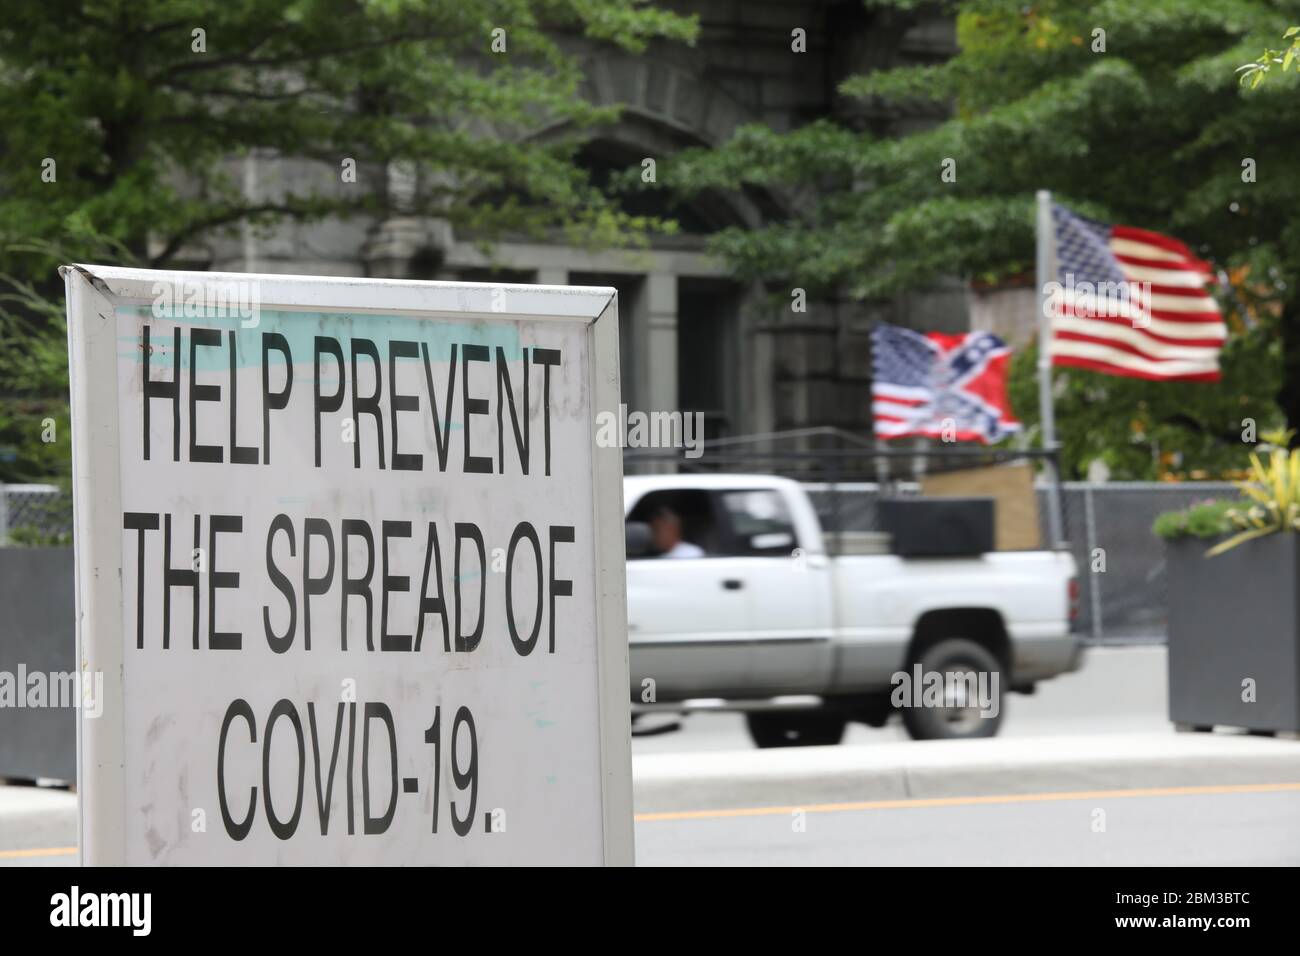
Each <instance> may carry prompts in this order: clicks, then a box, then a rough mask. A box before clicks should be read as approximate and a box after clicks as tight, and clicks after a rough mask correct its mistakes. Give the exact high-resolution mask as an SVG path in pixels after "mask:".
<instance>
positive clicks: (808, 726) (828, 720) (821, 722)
mask: <svg viewBox="0 0 1300 956" xmlns="http://www.w3.org/2000/svg"><path fill="white" fill-rule="evenodd" d="M745 722H746V723H747V724H748V725H749V736H750V737H751V738H752V739H753V741H754V745H755V746H757V747H761V748H764V749H766V748H768V747H827V746H832V745H834V744H837V743H839V742H840V741H841V740H843V739H844V727H845V725H846V724H847V723H848V720H847V719H846V718H844V717H842V716H841V715H839V714H836V713H830V712H827V711H819V710H814V711H781V710H768V711H757V712H754V713H750V714H746V715H745Z"/></svg>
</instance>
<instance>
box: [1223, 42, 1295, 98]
mask: <svg viewBox="0 0 1300 956" xmlns="http://www.w3.org/2000/svg"><path fill="white" fill-rule="evenodd" d="M1282 39H1284V40H1290V41H1291V45H1290V46H1288V47H1287V48H1286V49H1285V50H1265V51H1264V52H1263V53H1262V54H1260V56H1259V59H1257V60H1255V61H1254V62H1252V63H1247V64H1245V65H1243V66H1239V67H1237V72H1238V73H1240V74H1241V82H1242V84H1247V83H1248V84H1250V88H1251V89H1252V90H1253V89H1255V88H1256V87H1258V86H1259V84H1261V83H1263V82H1264V77H1266V76H1268V73H1269V71H1270V70H1272V69H1273V68H1275V67H1276V68H1277V71H1278V72H1279V73H1285V72H1286V71H1287V70H1290V69H1293V68H1297V69H1300V61H1297V59H1296V57H1297V56H1300V27H1288V28H1287V31H1286V33H1284V34H1283V35H1282Z"/></svg>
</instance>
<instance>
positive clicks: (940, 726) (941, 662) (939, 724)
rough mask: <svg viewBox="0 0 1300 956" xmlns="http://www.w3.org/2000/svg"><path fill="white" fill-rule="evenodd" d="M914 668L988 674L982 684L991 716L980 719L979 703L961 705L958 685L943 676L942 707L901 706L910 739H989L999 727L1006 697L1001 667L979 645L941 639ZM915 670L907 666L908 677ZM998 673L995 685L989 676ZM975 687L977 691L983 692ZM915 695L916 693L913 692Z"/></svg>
mask: <svg viewBox="0 0 1300 956" xmlns="http://www.w3.org/2000/svg"><path fill="white" fill-rule="evenodd" d="M912 664H913V665H915V664H920V665H921V673H922V674H923V675H928V674H931V673H939V674H944V675H948V674H970V673H974V674H975V675H977V677H978V675H981V674H988V675H990V676H989V677H987V678H985V680H986V681H987V683H986V684H985V685H984V687H986V688H987V689H988V691H989V694H990V697H991V702H990V707H989V709H990V710H995V711H996V713H995V714H994V715H992V716H988V717H984V716H981V713H980V706H979V703H978V700H976V701H967V702H966V705H965V706H963V702H962V701H961V699H960V694H961V693H962V690H961V687H960V686H956V687H954V686H952V684H951V682H950V681H949V680H948V679H947V677H946V676H945V679H944V685H943V691H942V695H943V701H944V703H943V705H941V706H938V707H934V706H930V707H926V706H920V707H906V706H905V707H903V708H902V710H903V726H904V727H906V728H907V733H908V735H909V736H910V737H911V738H912V739H913V740H963V739H973V738H976V737H992V736H993V735H994V734H996V733H997V732H998V728H999V727H1000V726H1001V724H1002V713H1003V709H1004V704H1005V701H1006V697H1005V695H1004V694H1003V676H1004V675H1003V674H1002V664H1001V663H1000V662H999V661H998V659H997V658H996V657H994V656H993V654H992V653H991V652H990V651H989V649H988V648H986V647H984V646H983V645H982V644H977V643H976V642H975V641H971V640H967V639H965V638H961V637H952V638H948V639H946V640H942V641H940V642H939V643H937V644H935V645H933V646H932V647H930V648H929V649H928V650H926V651H925V652H924V653H923V654H922V655H921V657H920V659H919V660H916V661H913V662H912ZM913 673H914V670H913V669H912V668H911V667H909V670H908V675H909V676H911V675H912V674H913ZM993 674H997V683H996V684H994V682H993V678H992V676H991V675H993ZM984 687H980V686H979V684H976V690H977V692H978V691H980V690H983V689H984ZM913 692H914V693H919V691H918V690H917V689H915V688H914V689H913Z"/></svg>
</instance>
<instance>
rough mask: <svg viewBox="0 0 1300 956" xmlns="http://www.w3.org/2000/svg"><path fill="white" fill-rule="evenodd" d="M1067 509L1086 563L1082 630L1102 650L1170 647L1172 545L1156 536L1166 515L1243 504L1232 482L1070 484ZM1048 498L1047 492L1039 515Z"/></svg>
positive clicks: (1075, 549)
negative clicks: (1205, 505) (1168, 559)
mask: <svg viewBox="0 0 1300 956" xmlns="http://www.w3.org/2000/svg"><path fill="white" fill-rule="evenodd" d="M1061 495H1062V510H1063V511H1064V512H1065V531H1066V538H1067V540H1068V541H1069V546H1070V551H1071V552H1072V553H1073V554H1074V559H1075V561H1077V562H1078V564H1079V589H1080V594H1079V598H1080V609H1079V610H1080V620H1079V626H1080V627H1081V629H1082V630H1083V631H1084V633H1086V634H1087V635H1088V637H1089V639H1090V640H1091V641H1094V642H1096V643H1111V642H1116V643H1131V642H1137V641H1153V640H1154V641H1162V640H1164V637H1165V626H1166V621H1167V618H1168V601H1167V599H1166V591H1167V586H1168V579H1167V577H1166V574H1165V547H1164V543H1163V542H1162V541H1161V540H1160V539H1159V538H1157V537H1156V536H1155V535H1154V534H1153V533H1152V531H1151V525H1152V523H1153V522H1154V521H1155V519H1156V515H1158V514H1160V513H1161V512H1162V511H1171V510H1173V509H1176V508H1186V507H1187V506H1188V505H1191V504H1195V503H1196V502H1198V501H1204V500H1206V499H1212V498H1236V497H1238V495H1239V493H1238V491H1237V490H1236V488H1235V487H1234V486H1233V485H1232V484H1231V483H1230V482H1219V481H1201V482H1185V483H1179V484H1173V483H1165V482H1145V481H1134V482H1127V481H1116V482H1106V483H1103V484H1091V483H1088V482H1082V481H1079V482H1066V483H1065V484H1064V485H1063V486H1062V491H1061ZM1045 497H1046V496H1045V493H1044V492H1043V490H1042V489H1040V490H1039V510H1040V512H1041V511H1042V510H1043V507H1044V501H1045Z"/></svg>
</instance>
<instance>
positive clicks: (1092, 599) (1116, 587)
mask: <svg viewBox="0 0 1300 956" xmlns="http://www.w3.org/2000/svg"><path fill="white" fill-rule="evenodd" d="M805 487H806V488H807V489H808V492H809V495H810V497H811V498H812V500H813V504H814V506H815V507H816V509H817V512H818V515H819V517H820V518H821V520H822V524H823V526H824V527H827V528H839V529H841V530H845V531H877V530H879V526H878V523H877V517H876V514H877V508H876V505H877V503H878V502H879V501H880V499H881V498H882V497H884V496H885V495H886V494H890V495H912V494H917V493H919V491H920V486H919V485H918V484H915V483H912V482H900V483H896V484H894V485H892V486H889V487H888V488H887V490H884V489H883V488H882V486H881V485H879V484H876V483H873V482H856V483H851V482H845V483H842V484H836V485H830V484H827V483H824V482H818V483H810V484H807V485H806V486H805ZM1237 495H1238V492H1237V490H1236V488H1235V487H1234V486H1233V485H1232V484H1231V483H1230V482H1214V481H1204V482H1195V483H1192V482H1188V483H1182V484H1172V483H1165V482H1106V483H1103V484H1092V483H1089V482H1081V481H1080V482H1065V483H1063V484H1062V486H1061V510H1062V512H1063V513H1064V514H1063V527H1064V531H1065V538H1066V541H1067V542H1068V547H1069V550H1070V552H1071V553H1072V554H1073V555H1074V559H1075V561H1076V562H1077V563H1078V566H1079V601H1080V606H1079V621H1078V625H1077V626H1078V628H1079V630H1080V631H1082V632H1083V633H1084V634H1085V635H1086V636H1087V638H1088V640H1089V641H1090V642H1093V643H1098V644H1107V643H1125V644H1128V643H1147V642H1161V641H1163V640H1164V639H1165V625H1166V620H1167V614H1168V601H1167V599H1166V586H1167V582H1166V578H1165V549H1164V544H1163V542H1162V541H1161V540H1160V539H1159V538H1157V537H1156V536H1155V535H1154V534H1153V533H1152V531H1151V526H1152V524H1153V523H1154V522H1155V519H1156V515H1158V514H1160V513H1161V512H1162V511H1171V510H1174V509H1179V508H1186V507H1188V506H1189V505H1192V504H1195V503H1196V502H1198V501H1204V500H1207V499H1214V498H1236V497H1237ZM1038 512H1039V521H1040V525H1041V533H1042V539H1043V540H1044V541H1046V540H1048V537H1049V534H1048V528H1047V519H1046V515H1047V490H1046V488H1044V487H1041V486H1040V487H1039V488H1038Z"/></svg>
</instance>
